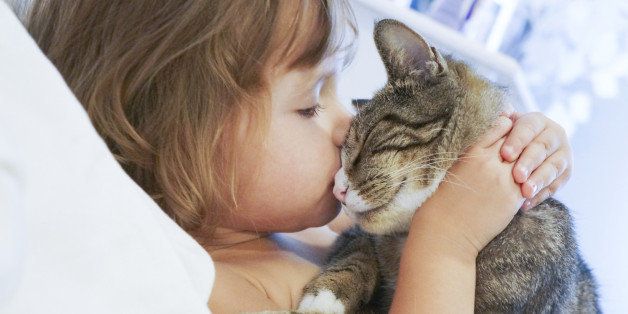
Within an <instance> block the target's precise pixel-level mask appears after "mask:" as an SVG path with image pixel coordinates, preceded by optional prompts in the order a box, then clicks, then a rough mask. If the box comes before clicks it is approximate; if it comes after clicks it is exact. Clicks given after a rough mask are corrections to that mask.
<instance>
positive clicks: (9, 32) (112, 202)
mask: <svg viewBox="0 0 628 314" xmlns="http://www.w3.org/2000/svg"><path fill="white" fill-rule="evenodd" d="M213 280H214V268H213V264H212V262H211V259H210V257H209V255H208V254H207V253H206V252H205V251H204V250H203V249H202V248H201V247H200V246H199V245H198V243H196V242H195V241H194V240H193V239H192V238H191V237H190V236H188V235H187V234H186V233H185V232H184V231H183V230H182V229H180V228H179V227H178V226H177V225H176V224H175V223H174V222H173V221H172V220H171V219H170V218H169V217H168V216H166V215H165V214H164V213H163V212H162V211H161V210H160V208H159V207H158V206H157V205H156V204H155V203H154V202H153V201H152V199H151V198H150V197H149V196H148V195H147V194H146V193H144V191H143V190H142V189H141V188H140V187H139V186H137V185H136V184H135V183H134V182H133V180H131V179H130V178H129V177H128V176H127V175H126V173H124V171H123V170H122V168H121V167H120V166H119V164H118V163H117V162H116V161H115V159H114V158H113V156H112V155H111V154H110V152H109V151H108V150H107V147H106V145H105V144H104V142H103V141H102V139H101V138H100V137H99V136H98V135H97V133H96V132H95V130H94V128H93V127H92V125H91V124H90V121H89V119H88V117H87V114H86V113H85V111H84V110H83V108H82V107H81V105H80V104H79V103H78V101H77V100H76V99H75V97H74V96H73V95H72V93H71V91H70V90H69V88H68V87H67V86H66V85H65V83H64V82H63V79H62V77H61V75H60V74H59V73H58V72H57V70H56V69H55V68H54V67H53V65H52V64H51V63H50V62H49V61H48V60H47V59H46V58H45V56H44V55H43V54H42V53H41V51H40V50H39V49H38V47H37V46H36V44H35V42H34V41H33V40H32V39H31V37H30V36H29V35H28V33H27V32H26V30H25V29H24V28H23V26H22V25H21V24H20V22H19V21H18V19H17V18H16V17H15V15H14V14H13V12H11V10H10V9H9V8H8V7H7V5H6V4H5V3H4V2H3V1H0V312H1V313H208V312H209V310H208V308H207V301H208V299H209V293H210V291H211V287H212V284H213Z"/></svg>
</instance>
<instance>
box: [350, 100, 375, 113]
mask: <svg viewBox="0 0 628 314" xmlns="http://www.w3.org/2000/svg"><path fill="white" fill-rule="evenodd" d="M369 101H371V100H370V99H351V105H353V108H354V109H355V111H356V112H360V111H362V109H363V108H364V106H366V104H367V103H368V102H369Z"/></svg>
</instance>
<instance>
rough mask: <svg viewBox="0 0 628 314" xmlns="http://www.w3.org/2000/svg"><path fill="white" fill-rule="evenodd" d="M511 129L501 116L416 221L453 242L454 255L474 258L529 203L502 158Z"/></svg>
mask: <svg viewBox="0 0 628 314" xmlns="http://www.w3.org/2000/svg"><path fill="white" fill-rule="evenodd" d="M512 126H513V123H512V121H511V120H510V119H509V118H508V117H504V116H501V117H499V118H498V119H497V121H496V123H495V126H494V127H492V128H491V129H490V130H489V131H488V132H487V133H486V134H485V135H484V136H482V137H481V138H480V139H479V140H478V141H477V142H476V143H475V144H474V145H472V146H471V147H469V149H468V150H467V151H466V152H465V153H464V154H463V155H462V156H461V159H460V160H459V161H457V162H456V163H455V164H454V165H453V166H452V167H451V168H450V169H449V171H448V173H447V175H446V176H445V180H444V181H443V182H442V183H441V184H440V186H439V187H438V189H437V190H436V191H435V192H434V194H433V195H432V196H431V197H430V198H429V199H428V200H427V201H426V202H425V204H423V205H422V206H421V209H420V210H419V211H417V214H415V217H414V219H415V220H421V219H423V220H425V221H426V222H425V223H424V224H425V225H427V226H429V229H431V230H432V234H434V236H438V237H443V238H447V239H444V240H445V241H450V242H451V243H453V246H454V247H457V248H456V249H453V251H457V252H461V253H465V254H467V256H471V257H473V259H475V255H476V254H477V253H478V252H479V251H480V250H481V249H482V248H484V246H485V245H486V244H488V242H490V241H491V240H492V239H493V238H494V237H495V236H496V235H498V234H499V233H500V232H502V231H503V230H504V229H505V228H506V226H507V225H508V223H510V221H511V220H512V218H513V217H514V215H515V213H516V212H517V211H518V209H519V208H520V207H521V205H522V204H523V201H524V200H525V198H524V197H523V196H522V195H521V187H520V184H518V183H517V182H515V180H514V179H513V178H512V171H513V167H514V163H512V162H508V161H504V160H503V159H502V158H501V156H500V154H499V151H500V149H501V147H502V144H503V143H504V141H505V136H506V135H507V134H508V132H509V131H510V130H511V128H512ZM424 228H425V227H424Z"/></svg>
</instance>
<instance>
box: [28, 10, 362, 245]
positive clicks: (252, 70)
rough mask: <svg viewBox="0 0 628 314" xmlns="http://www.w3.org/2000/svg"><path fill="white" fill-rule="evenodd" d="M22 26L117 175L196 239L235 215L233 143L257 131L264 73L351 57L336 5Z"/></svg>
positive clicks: (114, 14)
mask: <svg viewBox="0 0 628 314" xmlns="http://www.w3.org/2000/svg"><path fill="white" fill-rule="evenodd" d="M26 23H27V28H28V30H29V32H30V33H31V35H32V36H33V37H34V38H35V40H36V41H37V43H38V44H39V46H40V47H41V49H42V50H43V51H44V53H45V54H46V55H47V56H48V57H49V58H50V60H51V61H52V62H53V63H54V64H55V66H56V67H57V68H58V69H59V71H60V72H61V74H62V75H63V77H64V78H65V80H66V82H67V83H68V85H69V86H70V88H71V89H72V90H73V91H74V93H75V94H76V96H77V98H78V99H79V101H80V102H81V103H82V104H83V106H84V107H85V108H86V110H87V112H88V114H89V117H90V118H91V120H92V122H93V124H94V126H95V127H96V129H97V131H98V132H99V134H100V135H101V136H102V137H103V138H104V140H105V141H106V143H107V145H108V146H109V148H110V150H111V151H112V152H113V154H114V155H115V156H116V158H117V160H118V161H119V162H120V163H121V164H122V166H123V168H124V169H125V171H126V172H127V173H128V174H129V175H130V176H131V177H132V178H133V179H134V180H135V181H136V182H137V183H138V184H139V185H140V186H141V187H142V188H143V189H144V190H145V191H146V192H148V193H149V194H150V195H151V196H152V197H153V198H154V199H155V200H156V201H157V203H158V204H159V205H160V206H161V207H162V208H163V209H164V210H165V211H166V212H167V213H168V214H169V215H170V216H171V217H172V218H173V219H174V220H175V221H176V222H177V223H178V224H179V225H181V226H182V227H183V228H184V229H186V230H188V231H189V232H191V233H192V234H196V233H198V232H201V233H204V234H205V235H204V236H207V234H208V232H209V233H211V231H212V230H213V226H215V224H216V219H215V215H212V214H211V212H213V211H216V210H225V209H226V210H229V209H233V208H235V207H237V201H236V200H237V198H236V195H237V191H236V190H237V187H238V185H239V183H238V180H237V176H236V158H237V149H236V147H237V145H236V143H235V141H236V138H235V137H234V136H233V134H236V132H237V131H238V130H237V128H238V125H240V124H241V122H244V123H247V122H251V123H250V124H249V125H251V126H253V127H251V128H250V130H255V129H257V130H258V131H259V130H260V128H262V129H263V128H264V121H265V118H266V113H265V107H266V106H264V105H263V104H259V101H257V102H256V101H255V100H256V99H257V98H259V97H258V96H259V95H260V93H263V92H265V90H266V87H267V86H266V85H267V78H266V73H267V72H268V70H269V69H270V68H276V67H277V66H278V65H280V64H281V65H282V66H284V67H285V68H286V69H296V68H302V67H310V66H313V65H315V64H317V63H319V62H320V61H321V60H322V59H324V58H326V57H327V56H330V55H332V54H335V53H337V52H339V51H340V50H351V49H350V47H351V45H352V42H353V41H352V40H345V39H344V38H343V36H342V35H343V34H345V32H343V31H341V30H342V29H349V30H351V31H352V32H353V35H355V32H356V27H355V23H354V21H353V16H352V14H351V12H350V10H349V7H348V4H347V3H346V2H345V1H338V0H319V1H308V0H303V1H296V0H295V1H292V0H285V1H276V0H229V1H226V0H225V1H216V0H187V1H184V0H177V1H169V0H164V1H154V0H152V1H151V0H145V1H141V0H132V1H129V0H107V1H101V0H81V1H78V0H35V1H33V4H32V7H31V8H30V12H29V13H28V15H27V18H26ZM347 25H348V26H349V27H347ZM243 113H247V115H246V116H247V117H252V119H251V121H241V120H242V119H243V118H242V117H243V116H244V115H243ZM251 133H252V134H253V133H255V134H260V132H251ZM112 197H115V196H112Z"/></svg>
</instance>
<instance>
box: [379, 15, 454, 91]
mask: <svg viewBox="0 0 628 314" xmlns="http://www.w3.org/2000/svg"><path fill="white" fill-rule="evenodd" d="M374 36H375V45H376V46H377V50H378V51H379V54H380V56H381V58H382V60H383V61H384V66H385V67H386V72H387V73H388V79H389V80H390V81H394V80H397V79H402V78H404V77H406V76H408V75H411V74H423V75H427V76H433V75H437V74H440V73H443V72H445V71H447V62H445V60H444V59H443V57H442V56H441V55H440V54H439V53H438V51H436V49H434V48H432V47H430V46H429V45H428V44H427V42H426V41H425V39H423V37H421V36H420V35H419V34H417V33H415V32H414V31H412V30H411V29H410V28H408V27H407V26H406V25H404V24H403V23H401V22H399V21H396V20H391V19H385V20H381V21H379V22H377V24H376V25H375V32H374Z"/></svg>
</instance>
